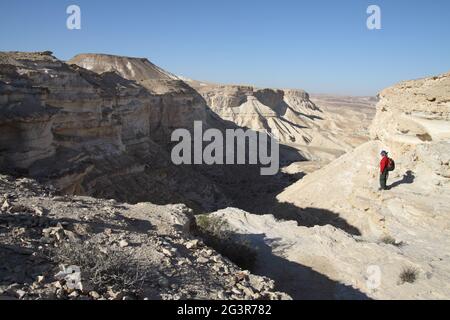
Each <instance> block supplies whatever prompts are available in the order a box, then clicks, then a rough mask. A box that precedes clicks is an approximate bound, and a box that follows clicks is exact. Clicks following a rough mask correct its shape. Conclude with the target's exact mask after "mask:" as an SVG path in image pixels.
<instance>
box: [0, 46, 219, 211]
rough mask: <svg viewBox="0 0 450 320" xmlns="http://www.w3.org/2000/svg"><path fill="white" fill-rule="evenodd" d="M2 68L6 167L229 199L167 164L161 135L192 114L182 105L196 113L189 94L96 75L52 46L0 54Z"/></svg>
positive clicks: (91, 188)
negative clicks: (52, 50) (161, 91)
mask: <svg viewBox="0 0 450 320" xmlns="http://www.w3.org/2000/svg"><path fill="white" fill-rule="evenodd" d="M0 71H1V73H0V81H1V82H0V112H1V117H0V122H1V123H0V124H1V125H0V131H1V133H2V135H1V138H0V149H1V150H2V152H1V155H0V164H1V168H2V170H3V171H6V172H9V173H13V174H19V175H29V176H32V177H35V178H38V179H40V180H42V181H49V182H51V183H53V184H54V185H55V186H56V187H57V188H58V189H59V190H61V191H62V192H66V193H75V194H89V195H93V196H97V197H103V198H115V199H119V200H126V201H130V202H137V201H142V200H153V201H155V202H157V203H167V202H170V201H175V202H186V203H190V204H192V205H193V207H202V206H203V207H208V206H216V205H217V204H220V203H221V202H222V201H225V198H224V196H223V195H222V193H221V192H219V190H218V189H217V187H216V186H215V185H214V183H212V182H210V181H209V180H208V179H207V178H205V177H203V176H202V175H201V174H199V173H194V172H193V171H192V170H190V169H189V168H178V167H175V166H174V165H172V163H171V161H170V157H169V155H168V152H167V150H166V145H165V144H162V143H160V142H161V141H167V140H168V137H170V136H169V132H171V130H172V129H173V128H176V127H179V126H184V124H185V123H190V121H191V120H192V118H191V119H189V116H186V119H184V115H183V114H181V115H179V114H178V113H179V110H180V108H184V109H186V111H185V113H186V114H189V115H190V116H192V117H193V118H196V117H197V116H198V114H197V113H196V112H195V107H194V106H193V104H189V103H188V102H186V101H189V99H191V97H189V96H188V95H185V94H178V93H174V92H171V93H170V94H169V96H167V95H166V96H161V95H158V94H152V93H151V92H149V91H148V90H147V89H146V88H145V87H143V86H141V85H140V84H138V83H137V82H135V81H132V80H128V79H125V78H123V77H121V76H120V75H119V74H117V73H116V72H110V71H107V72H105V73H102V74H97V73H94V72H92V71H88V70H87V69H84V68H81V67H79V66H76V65H68V64H66V63H64V62H62V61H59V60H58V59H56V58H54V57H53V56H52V55H51V53H49V52H44V53H19V52H14V53H1V54H0ZM177 100H179V103H175V102H174V101H177ZM169 101H171V102H169ZM170 103H175V105H176V107H175V108H174V109H172V108H171V106H170V105H168V104H170ZM177 108H178V109H177ZM200 109H201V110H203V111H204V109H205V106H204V105H201V108H200ZM202 116H203V115H201V112H200V117H202ZM179 117H181V118H183V121H177V119H179ZM200 186H201V187H200ZM193 189H194V190H196V192H192V190H193Z"/></svg>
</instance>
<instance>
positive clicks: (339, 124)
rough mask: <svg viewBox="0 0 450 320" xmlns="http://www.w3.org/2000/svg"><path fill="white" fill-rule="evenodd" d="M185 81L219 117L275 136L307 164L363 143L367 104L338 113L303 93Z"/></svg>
mask: <svg viewBox="0 0 450 320" xmlns="http://www.w3.org/2000/svg"><path fill="white" fill-rule="evenodd" d="M187 83H189V84H190V85H191V86H192V87H193V88H195V89H196V90H197V91H198V92H199V93H200V94H201V95H202V96H203V97H204V99H205V100H206V102H207V104H208V105H209V106H210V107H211V109H212V110H213V111H214V112H216V113H217V114H218V115H220V117H222V118H223V119H225V120H229V121H232V122H233V123H236V124H237V125H239V126H241V127H247V128H251V129H253V130H257V131H262V132H267V133H273V134H276V135H277V136H278V138H279V140H280V143H282V144H284V145H287V146H289V147H292V148H293V149H296V150H297V152H298V153H299V154H300V155H301V156H302V157H303V158H304V159H307V160H313V161H322V162H329V161H331V160H334V159H335V158H336V157H338V156H340V155H342V154H343V153H345V152H347V151H350V150H352V149H353V148H354V147H355V146H357V145H359V144H361V143H363V142H365V141H367V140H368V132H367V131H366V130H361V129H360V127H361V128H364V127H365V128H367V126H368V125H369V124H370V121H371V119H372V116H373V114H374V108H373V109H372V106H373V102H372V103H371V104H369V105H370V106H369V108H363V107H361V108H348V107H347V106H345V105H344V104H342V103H341V104H340V105H339V109H327V108H326V106H324V108H322V107H321V104H322V101H320V100H319V105H316V104H315V103H314V102H313V101H312V100H311V99H310V96H309V94H308V93H306V92H305V91H303V90H292V89H286V90H278V89H258V88H255V87H251V86H239V85H215V84H210V83H204V82H198V81H192V80H190V81H188V82H187ZM359 106H360V105H358V107H359ZM344 113H345V114H344Z"/></svg>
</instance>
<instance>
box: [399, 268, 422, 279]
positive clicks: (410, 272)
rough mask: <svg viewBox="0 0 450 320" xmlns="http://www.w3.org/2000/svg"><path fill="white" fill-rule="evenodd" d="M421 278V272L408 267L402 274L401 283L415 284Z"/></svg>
mask: <svg viewBox="0 0 450 320" xmlns="http://www.w3.org/2000/svg"><path fill="white" fill-rule="evenodd" d="M418 276H419V271H418V270H417V269H415V268H412V267H407V268H404V269H403V270H402V272H401V273H400V282H401V283H414V282H415V281H416V280H417V277H418Z"/></svg>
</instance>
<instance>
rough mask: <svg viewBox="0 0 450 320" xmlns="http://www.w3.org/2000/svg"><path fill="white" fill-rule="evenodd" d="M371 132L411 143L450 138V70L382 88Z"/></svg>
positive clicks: (383, 138)
mask: <svg viewBox="0 0 450 320" xmlns="http://www.w3.org/2000/svg"><path fill="white" fill-rule="evenodd" d="M371 135H372V138H374V139H377V138H378V139H381V140H383V141H387V142H399V143H409V144H420V143H424V142H431V141H434V142H438V141H446V140H450V73H447V74H443V75H440V76H436V77H431V78H425V79H420V80H411V81H405V82H402V83H400V84H397V85H395V86H393V87H390V88H388V89H385V90H383V91H382V92H381V93H380V102H379V104H378V107H377V115H376V117H375V120H374V122H373V124H372V127H371Z"/></svg>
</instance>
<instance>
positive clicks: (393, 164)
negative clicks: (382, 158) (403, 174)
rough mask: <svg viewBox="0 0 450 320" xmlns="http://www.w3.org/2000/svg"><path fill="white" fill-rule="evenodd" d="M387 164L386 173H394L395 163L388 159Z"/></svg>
mask: <svg viewBox="0 0 450 320" xmlns="http://www.w3.org/2000/svg"><path fill="white" fill-rule="evenodd" d="M388 160H389V162H388V166H387V170H388V171H394V170H395V161H394V159H391V158H388Z"/></svg>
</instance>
